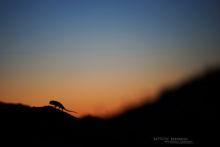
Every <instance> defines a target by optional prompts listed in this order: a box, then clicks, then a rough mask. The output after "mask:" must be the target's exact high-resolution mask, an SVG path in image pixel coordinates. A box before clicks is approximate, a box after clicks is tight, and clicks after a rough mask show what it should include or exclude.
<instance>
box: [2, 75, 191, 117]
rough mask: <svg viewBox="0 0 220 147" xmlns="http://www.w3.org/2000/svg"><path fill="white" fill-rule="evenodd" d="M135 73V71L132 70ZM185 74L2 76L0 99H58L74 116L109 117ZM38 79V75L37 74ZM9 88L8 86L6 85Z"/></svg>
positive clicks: (44, 102) (29, 101) (34, 103)
mask: <svg viewBox="0 0 220 147" xmlns="http://www.w3.org/2000/svg"><path fill="white" fill-rule="evenodd" d="M136 74H137V73H136ZM185 75H187V73H182V75H181V74H175V75H166V76H165V74H163V75H161V76H160V77H159V76H157V77H156V76H155V77H154V76H152V75H151V77H150V75H149V78H145V75H134V74H133V75H132V76H131V75H129V74H127V75H120V74H118V75H115V76H114V74H112V73H111V76H110V74H108V73H102V74H99V75H92V74H90V75H85V76H82V75H81V76H79V77H77V78H76V79H71V78H69V77H68V76H67V77H62V78H60V79H59V78H57V79H56V80H54V77H51V76H49V75H44V76H45V77H43V78H44V79H39V78H40V77H39V78H36V77H35V76H34V75H32V76H31V77H18V75H16V76H14V77H10V79H7V78H6V79H2V83H1V85H0V86H1V87H0V88H1V93H0V101H3V102H11V103H22V104H26V105H30V106H45V105H49V101H50V100H52V99H53V100H57V101H59V102H61V103H62V104H63V105H64V106H65V107H66V108H67V109H69V110H74V111H77V112H78V114H73V115H75V116H76V117H83V116H86V115H92V116H97V117H103V118H106V117H111V116H114V115H117V114H119V113H120V112H122V111H125V109H127V108H129V107H130V106H135V105H138V104H140V103H142V102H143V101H145V102H147V101H150V100H151V99H152V98H154V96H155V95H157V94H158V92H160V90H161V89H162V88H163V87H164V86H167V85H170V84H174V83H178V82H179V81H180V80H181V79H183V77H185ZM41 78H42V77H41ZM9 87H10V88H9Z"/></svg>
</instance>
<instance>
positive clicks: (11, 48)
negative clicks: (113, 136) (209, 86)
mask: <svg viewBox="0 0 220 147" xmlns="http://www.w3.org/2000/svg"><path fill="white" fill-rule="evenodd" d="M219 14H220V1H218V0H182V1H179V0H35V1H33V0H0V101H3V102H13V103H23V104H27V105H31V106H43V105H47V104H48V102H49V100H50V99H54V100H58V101H60V102H62V103H63V104H64V106H66V107H67V108H68V109H70V110H71V109H72V110H75V111H78V112H79V115H78V116H83V115H87V114H92V115H96V116H106V115H111V114H115V113H117V112H119V111H120V110H122V109H123V108H124V107H126V106H127V105H130V104H135V103H139V102H142V101H143V100H147V98H149V97H152V96H153V95H155V94H157V93H158V91H160V90H161V88H163V87H164V86H166V85H172V84H174V83H178V82H180V81H181V80H182V79H184V78H187V77H188V76H190V75H192V74H194V73H196V72H198V71H201V70H202V69H205V68H206V67H209V66H212V65H216V64H219V63H220V48H219V47H220V30H219V29H220V27H219V26H220V17H219Z"/></svg>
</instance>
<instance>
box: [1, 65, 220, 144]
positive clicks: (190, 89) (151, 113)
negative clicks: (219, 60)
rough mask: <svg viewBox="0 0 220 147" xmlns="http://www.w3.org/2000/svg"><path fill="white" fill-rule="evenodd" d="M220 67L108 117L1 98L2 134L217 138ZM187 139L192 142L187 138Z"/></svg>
mask: <svg viewBox="0 0 220 147" xmlns="http://www.w3.org/2000/svg"><path fill="white" fill-rule="evenodd" d="M219 83H220V69H215V70H212V71H209V72H206V73H204V74H202V75H200V76H198V77H196V78H194V79H192V80H190V81H187V82H185V83H183V84H182V85H180V86H178V87H176V88H173V89H170V90H166V91H165V92H163V93H162V94H161V95H160V97H159V100H158V101H157V102H155V103H153V104H145V105H143V106H141V107H138V108H133V109H131V110H128V111H127V112H126V113H124V114H122V115H120V116H116V117H114V118H111V119H108V120H102V119H99V118H94V117H89V116H88V117H85V118H82V119H78V118H76V117H74V116H72V115H69V114H68V113H65V112H63V111H60V110H57V109H55V108H54V107H51V106H45V107H29V106H24V105H20V104H17V105H16V104H5V103H0V118H1V128H2V129H1V134H2V135H3V137H2V138H1V140H2V143H7V144H8V145H10V144H13V145H15V144H16V145H23V144H26V145H50V146H68V145H70V146H71V145H72V146H84V145H99V146H113V145H126V146H134V145H144V144H160V143H161V144H163V143H176V142H175V141H173V142H166V141H164V138H166V137H167V138H169V139H170V138H174V139H175V138H182V139H185V142H184V141H182V142H181V141H178V142H177V143H184V144H186V143H190V144H191V143H195V144H204V143H208V144H212V143H215V142H217V135H215V134H216V133H217V99H218V98H219V97H220V92H219ZM187 141H188V142H187Z"/></svg>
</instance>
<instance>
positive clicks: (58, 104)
mask: <svg viewBox="0 0 220 147" xmlns="http://www.w3.org/2000/svg"><path fill="white" fill-rule="evenodd" d="M50 104H51V105H54V106H55V108H56V107H58V108H59V109H61V110H62V111H63V110H66V111H68V112H73V113H77V112H75V111H70V110H67V109H66V108H65V107H64V106H63V105H62V104H61V103H60V102H58V101H54V100H52V101H50Z"/></svg>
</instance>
